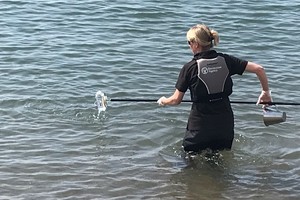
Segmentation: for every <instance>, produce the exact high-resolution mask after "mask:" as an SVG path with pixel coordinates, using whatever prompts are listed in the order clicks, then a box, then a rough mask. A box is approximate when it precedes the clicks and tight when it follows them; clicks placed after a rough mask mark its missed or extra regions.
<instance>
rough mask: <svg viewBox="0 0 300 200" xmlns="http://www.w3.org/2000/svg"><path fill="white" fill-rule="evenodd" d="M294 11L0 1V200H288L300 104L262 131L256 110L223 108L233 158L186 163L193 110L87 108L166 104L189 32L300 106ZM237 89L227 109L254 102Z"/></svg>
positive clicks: (87, 0) (247, 85)
mask: <svg viewBox="0 0 300 200" xmlns="http://www.w3.org/2000/svg"><path fill="white" fill-rule="evenodd" d="M299 13H300V2H299V1H298V0H291V1H286V2H285V1H280V0H272V1H271V0H261V1H254V0H248V1H242V0H234V1H229V0H226V1H221V0H215V1H194V2H192V1H187V0H172V1H171V0H165V1H158V0H153V1H150V0H143V1H141V0H126V1H125V0H115V1H107V0H101V1H96V0H82V1H73V0H65V1H62V0H36V1H26V0H3V1H0V27H1V28H0V152H1V154H0V199H9V200H10V199H14V200H21V199H22V200H23V199H26V200H27V199H72V200H74V199H113V200H118V199H122V200H123V199H170V200H173V199H191V200H192V199H201V200H202V199H209V200H215V199H249V200H253V199H271V200H277V199H278V200H282V199H298V198H299V194H300V146H299V144H300V131H299V130H300V124H299V121H300V114H299V112H300V106H278V109H280V110H281V111H285V112H286V113H287V115H288V117H287V121H286V122H284V123H281V124H277V125H273V126H268V127H266V126H265V125H264V124H263V120H262V109H261V107H259V106H255V105H243V104H234V105H232V106H233V110H234V114H235V121H236V123H235V140H234V143H233V148H232V150H231V151H224V152H220V153H218V154H214V155H205V154H201V155H197V156H195V157H193V158H191V159H186V158H185V156H184V155H183V153H182V150H181V140H182V138H183V136H184V131H185V127H186V122H187V118H188V114H189V110H190V106H191V105H190V103H182V104H181V105H179V106H176V107H159V106H158V105H157V104H156V103H154V102H153V103H151V102H148V103H145V102H108V108H107V110H106V111H105V112H103V113H101V114H100V115H98V111H97V108H96V106H95V104H94V102H95V93H96V92H97V91H99V90H101V91H102V92H104V93H105V94H106V95H107V96H108V98H121V99H122V98H136V99H138V98H148V99H149V98H150V99H158V98H159V97H161V96H163V95H165V96H169V95H171V94H172V93H173V91H174V85H175V82H176V79H177V76H178V73H179V70H180V69H181V67H182V66H183V64H185V63H186V62H188V61H189V60H190V59H191V58H192V54H191V51H190V49H189V47H188V45H187V42H186V37H185V35H186V32H187V30H188V29H189V28H190V27H191V26H193V25H195V24H197V23H205V24H207V25H209V26H210V27H211V28H213V29H215V30H217V31H218V32H219V34H220V45H219V46H218V47H217V48H216V50H217V51H221V52H224V53H228V54H231V55H234V56H237V57H240V58H243V59H246V60H249V61H253V62H256V63H259V64H261V65H263V66H264V67H265V69H266V72H267V75H268V77H269V83H270V87H271V89H272V96H273V100H274V101H283V102H300V91H299V87H300V64H299V62H300V59H299V52H300V43H299V41H300V14H299ZM234 83H235V86H234V93H233V94H232V96H231V99H232V100H238V101H253V102H255V101H256V100H257V97H258V96H259V94H260V85H259V82H258V80H257V78H256V76H255V75H253V74H247V73H245V74H244V75H243V76H235V77H234ZM185 99H189V94H188V93H187V94H186V96H185Z"/></svg>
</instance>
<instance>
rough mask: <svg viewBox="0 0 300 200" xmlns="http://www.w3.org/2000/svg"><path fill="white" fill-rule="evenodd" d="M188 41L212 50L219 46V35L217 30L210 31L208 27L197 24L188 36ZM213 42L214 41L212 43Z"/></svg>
mask: <svg viewBox="0 0 300 200" xmlns="http://www.w3.org/2000/svg"><path fill="white" fill-rule="evenodd" d="M186 37H187V40H188V41H191V42H197V43H198V44H199V45H201V46H202V47H205V48H211V47H213V46H214V45H215V46H217V45H218V44H219V41H220V38H219V34H218V32H217V31H215V30H210V29H209V28H208V26H206V25H204V24H197V25H196V26H193V27H192V28H190V30H189V31H188V32H187V34H186ZM212 41H214V42H213V43H212Z"/></svg>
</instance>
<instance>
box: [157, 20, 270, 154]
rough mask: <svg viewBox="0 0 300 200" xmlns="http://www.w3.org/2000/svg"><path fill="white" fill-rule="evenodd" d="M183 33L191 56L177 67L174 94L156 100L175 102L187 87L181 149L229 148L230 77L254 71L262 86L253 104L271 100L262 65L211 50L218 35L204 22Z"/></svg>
mask: <svg viewBox="0 0 300 200" xmlns="http://www.w3.org/2000/svg"><path fill="white" fill-rule="evenodd" d="M186 36H187V42H188V44H189V46H190V49H191V51H192V52H193V54H194V57H193V59H192V60H191V61H190V62H188V63H186V64H185V65H184V66H183V68H182V69H181V71H180V74H179V76H178V79H177V83H176V86H175V87H176V90H175V92H174V94H173V95H172V96H170V97H168V98H166V97H161V98H160V99H159V100H158V101H157V102H158V103H159V105H161V106H165V105H178V104H180V103H181V101H182V99H183V96H184V94H185V92H186V91H187V90H188V89H189V90H190V94H191V100H192V101H193V104H192V108H191V111H190V116H189V119H188V123H187V128H186V134H185V137H184V139H183V147H184V150H185V151H188V152H190V151H192V152H199V151H201V150H204V149H207V148H209V149H212V150H224V149H231V146H232V142H233V138H234V116H233V112H232V108H231V104H230V100H229V96H230V95H231V93H232V87H233V83H232V79H231V76H232V75H235V74H239V75H242V74H243V73H244V71H247V72H252V73H255V74H256V75H257V77H258V79H259V81H260V84H261V88H262V92H261V94H260V96H259V98H258V101H257V103H260V102H271V101H272V99H271V95H270V92H269V86H268V79H267V76H266V74H265V71H264V68H263V67H262V66H260V65H258V64H256V63H253V62H249V61H246V60H242V59H239V58H236V57H234V56H231V55H227V54H223V53H220V52H216V51H215V50H212V49H211V48H212V47H213V46H214V45H215V46H216V45H218V43H219V35H218V32H216V31H215V30H211V29H209V27H207V26H206V25H204V24H198V25H196V26H193V27H192V28H190V30H189V31H188V32H187V35H186Z"/></svg>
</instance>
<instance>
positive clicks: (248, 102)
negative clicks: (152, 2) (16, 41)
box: [110, 99, 300, 106]
mask: <svg viewBox="0 0 300 200" xmlns="http://www.w3.org/2000/svg"><path fill="white" fill-rule="evenodd" d="M110 101H123V102H157V99H110ZM181 102H190V103H192V101H191V100H182V101H181ZM230 103H232V104H256V102H253V101H230ZM260 104H268V105H288V106H299V105H300V103H295V102H276V101H274V102H261V103H260Z"/></svg>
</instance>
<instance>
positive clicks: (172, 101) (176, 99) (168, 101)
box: [157, 89, 184, 106]
mask: <svg viewBox="0 0 300 200" xmlns="http://www.w3.org/2000/svg"><path fill="white" fill-rule="evenodd" d="M183 96H184V92H180V91H179V90H177V89H176V90H175V92H174V94H173V95H172V96H170V97H169V98H166V97H161V98H160V99H159V100H158V101H157V103H158V104H159V105H161V106H165V105H178V104H180V103H181V101H182V99H183Z"/></svg>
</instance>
